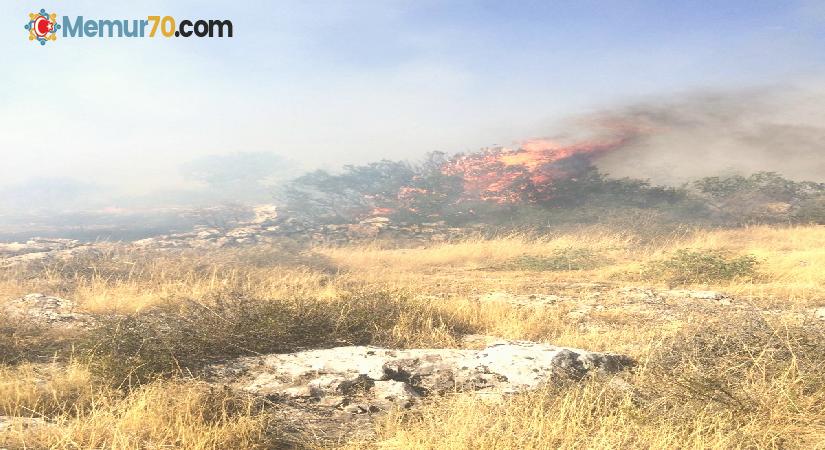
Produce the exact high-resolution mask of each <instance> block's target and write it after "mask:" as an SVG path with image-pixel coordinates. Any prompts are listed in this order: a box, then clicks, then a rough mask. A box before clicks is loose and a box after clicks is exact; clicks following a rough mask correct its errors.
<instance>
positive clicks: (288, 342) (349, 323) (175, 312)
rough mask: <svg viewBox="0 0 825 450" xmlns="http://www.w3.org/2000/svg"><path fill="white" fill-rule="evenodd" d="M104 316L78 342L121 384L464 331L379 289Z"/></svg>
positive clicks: (456, 322)
mask: <svg viewBox="0 0 825 450" xmlns="http://www.w3.org/2000/svg"><path fill="white" fill-rule="evenodd" d="M101 322H102V323H101V325H100V326H99V327H97V328H96V329H94V330H91V331H90V332H89V333H88V336H87V339H86V341H85V342H84V343H83V344H82V345H81V346H80V348H81V349H82V350H81V351H83V352H85V354H86V355H87V356H88V357H89V360H90V363H91V366H92V368H93V370H94V371H95V373H98V374H100V375H101V376H105V377H107V378H109V379H111V380H112V381H114V382H115V383H116V384H118V385H132V384H141V383H145V382H147V381H151V380H152V379H154V378H157V377H160V376H168V375H172V374H181V375H190V374H193V373H197V372H198V369H199V368H201V367H202V366H203V365H205V364H208V363H210V362H215V361H218V360H222V359H227V358H232V357H237V356H249V355H258V354H265V353H285V352H293V351H298V350H303V349H310V348H321V347H333V346H341V345H365V344H377V345H385V346H391V347H399V346H409V345H428V346H439V345H442V346H443V345H450V344H453V345H454V344H455V336H457V335H459V334H461V333H463V332H466V331H467V330H468V329H469V326H468V324H467V323H465V322H462V321H461V320H460V319H459V318H456V317H451V316H449V315H446V314H443V313H442V312H441V311H439V310H438V309H437V308H434V307H431V306H428V305H427V304H426V303H425V302H419V301H414V300H410V299H409V297H407V296H405V295H404V294H403V293H398V292H380V291H378V292H357V293H354V294H347V295H343V296H341V297H340V298H337V299H331V300H319V299H317V298H300V297H299V298H288V299H257V298H252V297H248V296H247V295H246V294H245V293H237V292H232V291H229V292H220V293H215V294H213V296H212V297H211V298H209V297H208V298H205V299H202V300H201V301H199V302H195V301H178V302H174V303H167V304H165V305H163V306H155V307H153V308H150V309H146V310H143V311H141V312H138V313H134V314H131V315H113V316H107V317H104V318H102V320H101Z"/></svg>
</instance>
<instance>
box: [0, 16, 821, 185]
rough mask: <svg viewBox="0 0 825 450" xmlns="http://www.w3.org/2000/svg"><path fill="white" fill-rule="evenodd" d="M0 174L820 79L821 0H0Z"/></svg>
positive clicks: (379, 136) (298, 144) (444, 140)
mask: <svg viewBox="0 0 825 450" xmlns="http://www.w3.org/2000/svg"><path fill="white" fill-rule="evenodd" d="M2 1H3V7H2V12H0V55H2V58H1V59H0V68H2V70H0V155H2V160H1V161H0V187H2V186H4V185H10V184H15V183H22V182H25V181H26V180H30V179H32V178H39V179H44V180H48V179H49V178H52V177H56V176H68V177H71V178H76V179H79V180H82V181H85V182H91V183H98V184H103V185H108V186H112V187H115V188H118V189H126V190H130V191H132V192H136V191H146V190H149V189H161V188H169V187H175V186H178V185H180V183H182V177H181V174H180V171H179V166H180V165H181V164H183V163H185V162H187V161H190V160H192V159H195V158H198V157H200V156H203V155H209V154H222V153H232V152H273V153H277V154H280V155H283V156H285V157H288V158H292V159H295V160H298V161H300V162H301V163H303V164H305V165H306V166H307V167H336V166H338V165H339V164H341V163H361V162H366V161H369V160H374V159H379V158H396V159H398V158H415V157H417V156H420V155H422V154H423V153H424V152H427V151H431V150H444V151H450V152H455V151H465V150H475V149H478V148H480V147H484V146H491V145H495V144H510V143H512V142H513V141H517V140H520V139H523V138H528V137H532V136H542V135H545V134H547V133H549V132H550V131H549V130H552V129H553V128H552V126H553V123H554V122H555V121H557V120H558V119H559V118H562V117H565V116H569V115H571V114H578V113H582V112H588V111H591V110H595V109H600V108H609V107H612V106H613V105H617V104H621V103H622V102H628V101H636V100H640V99H641V100H646V99H651V98H657V97H667V96H669V95H673V94H678V93H684V92H689V91H691V90H697V89H699V90H701V89H738V88H743V87H751V86H762V85H776V84H783V83H789V82H795V81H798V80H803V81H804V80H817V79H818V77H820V76H821V75H822V74H823V73H825V72H824V71H823V69H825V67H823V63H824V62H825V58H824V57H825V2H802V3H794V2H786V1H764V2H763V1H754V0H748V1H724V2H720V1H670V2H666V1H661V0H658V1H607V0H603V1H583V0H570V1H551V0H544V1H515V2H509V1H422V0H418V1H377V0H376V1H345V0H340V1H329V2H316V1H293V2H268V1H267V2H263V1H262V2H251V1H250V2H244V1H233V2H209V1H191V2H190V1H174V2H171V1H169V2H164V1H142V2H133V1H129V2H126V1H122V2H118V1H110V2H88V1H72V2H53V3H52V4H49V3H48V2H46V3H43V2H36V3H35V2H28V1H24V2H19V1H11V0H2ZM41 7H43V8H47V9H50V8H54V12H56V13H58V15H69V16H76V15H83V16H85V17H86V18H87V19H95V18H122V19H133V18H144V17H145V16H147V15H152V14H158V15H161V16H163V15H171V16H173V17H175V18H176V19H178V21H180V20H183V19H186V18H189V19H199V18H205V19H209V18H221V19H230V20H232V21H233V23H234V32H235V37H234V38H231V39H206V38H205V39H196V38H190V39H164V38H154V39H125V38H124V39H94V38H86V39H77V38H74V39H62V38H61V37H58V41H57V42H50V43H48V45H46V46H44V47H41V46H40V45H38V44H36V43H33V42H29V41H28V39H27V34H26V31H25V30H24V29H23V25H24V24H25V23H26V22H27V17H28V13H29V12H32V11H36V10H39V9H40V8H41Z"/></svg>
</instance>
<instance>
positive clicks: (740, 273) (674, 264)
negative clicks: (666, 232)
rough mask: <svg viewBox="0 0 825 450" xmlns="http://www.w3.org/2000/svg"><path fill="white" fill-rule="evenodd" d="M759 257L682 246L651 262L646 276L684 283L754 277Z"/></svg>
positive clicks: (645, 273)
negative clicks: (734, 255) (668, 255)
mask: <svg viewBox="0 0 825 450" xmlns="http://www.w3.org/2000/svg"><path fill="white" fill-rule="evenodd" d="M757 264H758V260H757V259H756V257H754V256H751V255H745V256H738V257H732V256H730V255H728V254H727V253H726V252H724V251H720V250H688V249H682V250H679V251H677V252H676V254H675V255H673V256H671V257H670V258H667V259H663V260H659V261H654V262H652V263H649V264H648V265H647V266H646V267H645V269H644V271H643V276H645V277H646V278H649V279H654V280H663V281H667V282H668V283H669V284H674V285H681V284H691V283H708V282H714V281H728V280H733V279H736V278H751V277H753V276H754V275H756V266H757Z"/></svg>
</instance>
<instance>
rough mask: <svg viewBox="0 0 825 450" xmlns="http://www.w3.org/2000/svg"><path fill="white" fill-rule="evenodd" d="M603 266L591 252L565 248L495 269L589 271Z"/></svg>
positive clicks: (522, 258)
mask: <svg viewBox="0 0 825 450" xmlns="http://www.w3.org/2000/svg"><path fill="white" fill-rule="evenodd" d="M603 264H604V260H603V259H601V258H599V257H598V255H596V254H595V253H593V252H592V251H591V250H588V249H583V248H567V249H563V250H559V251H557V252H555V253H554V254H552V255H549V256H534V255H523V256H519V257H516V258H513V259H510V260H508V261H506V262H504V263H503V264H501V265H500V266H498V267H496V269H500V270H528V271H537V272H541V271H562V270H589V269H595V268H596V267H599V266H601V265H603Z"/></svg>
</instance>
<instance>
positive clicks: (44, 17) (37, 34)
mask: <svg viewBox="0 0 825 450" xmlns="http://www.w3.org/2000/svg"><path fill="white" fill-rule="evenodd" d="M25 28H26V29H27V30H29V40H30V41H33V40H35V39H37V40H38V41H39V42H40V45H46V41H54V40H57V35H56V34H55V33H56V32H57V30H59V29H60V25H59V24H58V23H57V14H54V13H52V14H49V13H47V12H46V10H45V9H41V10H40V12H39V13H31V14H29V23H27V24H26V26H25Z"/></svg>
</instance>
